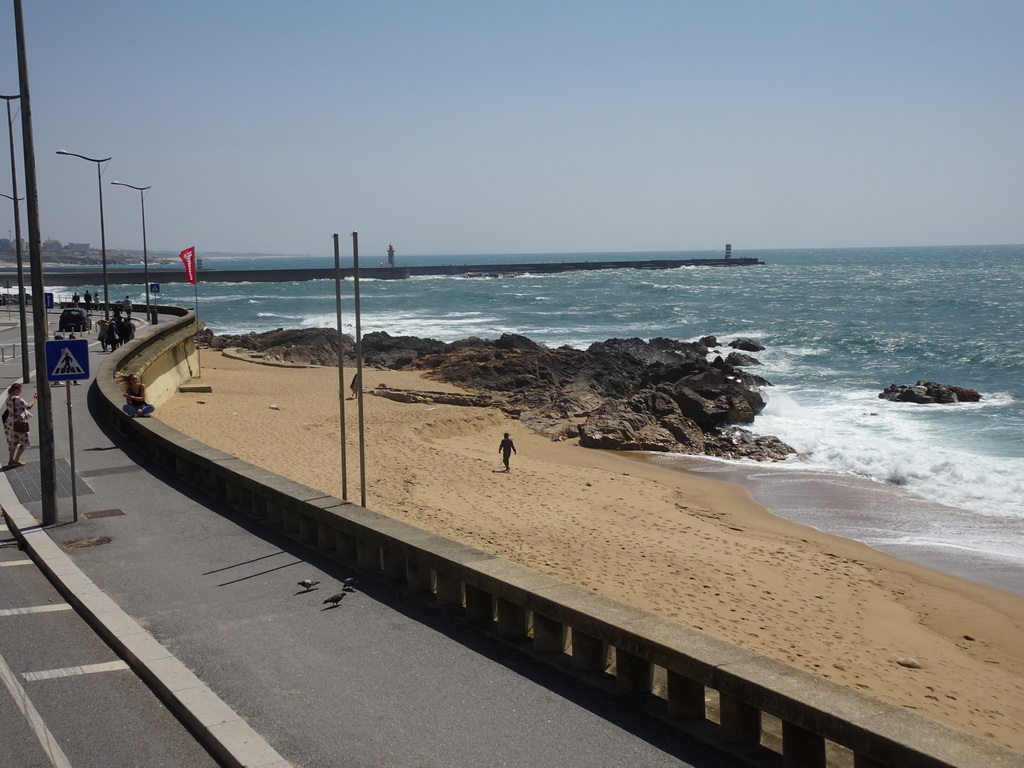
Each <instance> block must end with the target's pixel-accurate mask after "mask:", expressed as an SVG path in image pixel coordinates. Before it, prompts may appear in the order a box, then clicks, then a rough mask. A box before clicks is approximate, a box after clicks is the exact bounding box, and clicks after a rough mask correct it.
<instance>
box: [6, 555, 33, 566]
mask: <svg viewBox="0 0 1024 768" xmlns="http://www.w3.org/2000/svg"><path fill="white" fill-rule="evenodd" d="M13 565H32V561H31V560H29V559H28V558H27V557H26V558H25V559H24V560H11V561H10V562H9V563H0V568H9V567H10V566H13Z"/></svg>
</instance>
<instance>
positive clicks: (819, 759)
mask: <svg viewBox="0 0 1024 768" xmlns="http://www.w3.org/2000/svg"><path fill="white" fill-rule="evenodd" d="M782 760H783V762H782V764H783V766H784V767H785V768H825V740H824V739H823V738H821V736H818V735H817V734H814V733H811V732H810V731H808V730H805V729H804V728H801V727H800V726H798V725H793V723H787V722H786V721H785V720H783V721H782Z"/></svg>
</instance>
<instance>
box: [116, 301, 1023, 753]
mask: <svg viewBox="0 0 1024 768" xmlns="http://www.w3.org/2000/svg"><path fill="white" fill-rule="evenodd" d="M193 322H194V316H192V314H191V313H190V312H188V313H185V314H184V315H183V317H182V318H181V320H179V321H177V322H175V323H173V324H167V325H165V326H157V327H156V329H159V330H155V329H154V328H153V327H150V328H149V330H150V331H151V333H150V334H146V333H145V332H144V331H142V332H140V336H141V337H142V338H140V339H138V340H137V341H133V342H131V343H129V344H128V345H127V346H126V347H124V348H123V349H122V350H120V351H119V352H117V353H115V354H114V355H111V356H110V357H109V358H108V359H107V360H106V361H105V362H104V363H103V364H102V365H101V366H100V370H99V371H97V387H98V389H99V393H100V395H101V401H102V402H101V406H102V408H103V411H104V413H105V414H106V416H107V418H108V419H109V420H110V421H111V422H112V423H114V424H115V425H116V426H117V428H118V430H119V431H120V432H121V433H122V434H123V435H124V436H125V437H126V438H127V439H128V440H130V441H131V442H132V443H134V444H135V445H136V446H137V447H138V448H139V450H141V451H143V452H144V453H146V454H148V455H149V456H151V457H152V458H153V459H155V460H156V461H158V462H160V463H161V464H162V465H163V466H165V467H167V468H169V469H170V470H172V471H174V472H176V473H177V474H178V475H179V476H180V477H182V478H183V479H185V480H186V481H188V482H190V483H192V484H193V485H195V486H196V487H198V488H201V489H203V490H204V491H206V492H207V493H209V494H210V495H212V496H214V497H216V498H217V499H220V500H222V501H223V502H226V503H228V504H230V505H232V506H234V507H235V508H237V509H239V510H241V511H243V512H245V513H246V514H248V515H250V516H252V517H254V518H256V519H258V520H261V521H263V522H264V523H265V524H267V525H269V526H272V527H274V528H277V529H280V530H283V531H284V532H286V533H287V534H289V535H291V536H293V537H294V538H296V539H298V540H299V541H302V542H304V543H305V544H307V545H308V546H310V547H311V548H314V549H317V550H319V551H321V552H324V553H327V554H328V555H330V556H332V557H335V558H337V559H338V560H340V561H343V562H346V563H351V564H353V565H355V566H356V567H358V568H360V569H362V570H364V571H367V572H369V573H371V574H374V575H377V576H379V577H381V578H384V579H389V580H397V581H400V582H402V583H403V584H404V586H405V587H406V589H407V590H408V591H409V592H412V593H418V594H420V595H422V596H423V597H424V598H425V599H427V600H430V601H433V602H435V603H436V604H438V605H441V606H447V610H454V611H457V612H461V614H462V616H463V617H464V618H465V620H466V621H468V622H471V623H474V624H477V625H479V626H481V627H484V628H486V629H487V630H489V631H491V632H493V633H494V634H496V635H498V636H500V637H502V638H504V639H506V640H507V641H509V642H512V643H514V644H516V645H517V646H518V647H520V648H522V649H523V650H525V651H527V652H529V653H531V654H532V655H533V656H534V657H535V658H537V659H538V660H541V661H544V662H546V663H549V664H553V665H555V666H558V667H560V668H562V669H565V670H568V671H571V672H573V673H576V674H580V675H582V676H583V678H584V679H585V680H587V681H588V682H591V683H595V684H597V685H598V686H600V687H601V688H602V689H604V690H612V691H615V692H617V693H618V694H621V695H623V696H628V697H629V702H630V704H631V705H639V706H642V707H644V708H645V709H647V710H648V711H654V712H655V713H656V714H660V715H661V716H663V717H664V718H666V719H669V720H671V721H673V722H675V723H677V724H684V725H683V727H686V728H687V729H688V730H689V731H690V732H691V733H693V734H696V735H698V736H700V735H701V734H706V733H707V732H708V731H709V726H708V720H712V721H713V722H716V723H717V728H712V729H710V730H712V732H713V734H714V737H713V738H715V739H716V740H717V741H718V742H719V743H721V744H727V745H737V748H738V749H740V750H741V751H743V754H746V755H747V756H751V757H755V756H756V755H757V754H758V753H760V756H761V757H762V758H763V757H765V753H766V752H767V751H768V747H770V748H771V749H772V750H774V751H775V752H780V753H781V755H782V758H781V761H782V764H783V765H785V766H799V768H826V766H827V765H836V764H846V765H849V764H851V763H852V764H853V765H854V766H855V768H874V767H875V766H893V767H897V766H898V768H918V767H921V768H925V767H927V768H936V767H937V766H947V767H949V768H953V767H954V766H956V767H957V768H980V766H985V768H1009V767H1010V766H1015V767H1016V768H1021V766H1024V755H1022V754H1021V753H1019V752H1015V751H1013V750H1009V749H1006V748H1004V747H1001V746H999V745H996V744H994V743H992V742H989V741H986V740H983V739H980V738H977V737H974V736H970V735H968V734H965V733H963V732H960V731H957V730H955V729H952V728H949V727H947V726H944V725H941V724H939V723H936V722H934V721H931V720H928V719H926V718H924V717H921V716H920V715H917V714H914V713H912V712H909V711H907V710H905V709H902V708H900V707H896V706H892V705H889V704H886V703H884V702H881V701H878V700H877V699H873V698H871V697H869V696H866V695H864V694H862V693H860V692H858V691H856V690H853V689H850V688H847V687H845V686H841V685H838V684H836V683H833V682H830V681H828V680H825V679H823V678H819V677H816V676H815V675H812V674H810V673H807V672H804V671H802V670H799V669H796V668H793V667H790V666H788V665H786V664H783V663H781V662H778V661H775V660H773V659H769V658H767V657H765V656H762V655H760V654H758V653H755V652H753V651H749V650H746V649H744V648H741V647H739V646H736V645H733V644H731V643H727V642H725V641H723V640H719V639H717V638H714V637H712V636H710V635H706V634H704V633H703V632H700V631H698V630H695V629H691V628H689V627H686V626H683V625H681V624H679V623H677V622H674V621H672V620H670V619H666V618H662V617H660V616H656V615H653V614H650V613H645V612H644V611H640V610H638V609H636V608H633V607H631V606H629V605H625V604H623V603H619V602H617V601H615V600H611V599H609V598H605V597H602V596H600V595H596V594H594V593H593V592H591V591H590V590H587V589H584V588H583V587H578V586H575V585H573V584H567V583H565V582H562V581H559V580H558V579H555V578H553V577H550V576H547V575H544V574H540V573H537V572H535V571H532V570H530V569H528V568H526V567H523V566H520V565H518V564H516V563H512V562H509V561H506V560H503V559H501V558H498V557H495V556H493V555H490V554H487V553H485V552H481V551H479V550H476V549H473V548H472V547H469V546H466V545H464V544H460V543H459V542H455V541H452V540H449V539H446V538H444V537H442V536H438V535H436V534H433V533H430V532H428V531H424V530H421V529H419V528H415V527H413V526H411V525H408V524H406V523H403V522H400V521H398V520H393V519H391V518H389V517H386V516H384V515H382V514H379V513H377V512H373V511H372V510H369V509H365V508H363V507H360V506H357V505H355V504H351V503H350V502H348V501H344V500H342V499H338V498H335V497H333V496H327V495H325V494H323V493H322V492H320V491H317V490H315V489H312V488H308V487H306V486H303V485H300V484H299V483H295V482H292V481H290V480H287V479H285V478H282V477H280V476H278V475H275V474H273V473H271V472H268V471H266V470H263V469H260V468H258V467H255V466H253V465H251V464H248V463H246V462H244V461H242V460H240V459H238V458H236V457H235V456H232V455H231V454H227V453H224V452H223V451H218V450H215V449H213V448H211V447H209V446H207V445H204V444H203V443H200V442H199V441H197V440H194V439H192V438H190V437H188V436H187V435H184V434H182V433H180V432H178V431H176V430H174V429H171V428H170V427H168V426H167V425H166V424H163V423H161V422H159V421H158V420H156V419H131V418H129V417H128V416H127V415H126V414H124V412H123V411H121V403H122V402H123V397H122V395H121V390H120V388H119V387H118V386H117V385H116V384H115V383H114V376H115V374H116V373H117V372H118V371H120V370H126V369H127V370H130V371H137V372H140V373H142V374H143V378H144V380H145V381H146V382H147V386H149V387H151V388H152V389H151V391H152V392H154V393H160V394H159V397H160V399H163V398H164V397H166V396H169V394H170V393H171V392H172V391H173V389H174V388H175V387H177V386H178V384H180V383H181V382H182V381H185V380H187V373H188V372H189V370H190V368H189V366H190V365H191V363H190V361H191V360H192V358H193V356H194V353H195V348H194V325H192V323H193ZM153 399H154V400H156V399H157V395H154V397H153ZM716 699H717V707H709V706H708V704H707V702H708V701H711V702H712V703H713V702H715V700H716ZM780 721H781V724H780ZM686 724H689V726H687V725H686ZM764 745H768V746H767V747H766V746H764ZM826 755H828V757H826ZM778 759H779V758H778V757H776V758H774V760H776V761H777V760H778ZM837 760H838V762H837ZM768 763H769V764H777V763H774V762H772V759H771V758H769V759H768Z"/></svg>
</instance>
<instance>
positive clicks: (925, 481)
mask: <svg viewBox="0 0 1024 768" xmlns="http://www.w3.org/2000/svg"><path fill="white" fill-rule="evenodd" d="M800 395H803V397H800ZM798 398H799V399H798ZM872 398H873V399H872ZM890 406H897V407H895V408H893V407H890ZM953 408H956V406H947V407H946V412H947V413H948V412H949V409H953ZM883 409H884V410H883ZM942 413H943V408H936V409H931V410H929V411H927V412H922V410H921V407H920V406H916V410H915V406H912V405H910V404H900V403H888V402H884V403H883V402H881V401H879V400H878V399H877V397H876V396H873V395H872V394H871V393H868V392H845V393H840V392H835V393H832V396H831V397H827V396H826V395H825V394H824V393H816V395H815V397H813V398H808V397H807V393H799V394H798V395H797V396H794V395H793V394H791V393H787V392H785V391H776V390H772V391H771V393H770V395H769V400H768V405H767V407H766V408H765V410H764V412H763V413H762V414H761V415H759V416H758V417H757V422H756V431H757V432H758V433H760V434H771V435H775V436H776V437H778V438H779V439H781V440H783V441H784V442H786V443H789V444H790V445H792V446H793V447H794V448H796V449H797V451H799V453H800V458H799V462H798V463H799V465H800V466H802V467H803V468H817V469H825V470H830V471H834V472H841V473H847V474H851V475H856V476H859V477H865V478H869V479H871V480H875V481H877V482H881V483H886V484H890V485H896V486H899V487H901V488H903V489H905V490H907V491H910V492H911V493H914V494H915V495H918V496H920V497H922V498H925V499H929V500H931V501H935V502H939V503H941V504H945V505H948V506H952V507H957V508H962V509H969V510H971V511H973V512H976V513H980V514H984V515H991V516H995V517H1010V518H1020V519H1024V465H1022V463H1021V462H1020V460H1019V459H1016V458H1012V457H1010V458H1006V457H994V456H979V455H978V454H976V453H974V452H972V451H971V450H969V449H968V448H969V440H970V435H969V434H968V435H956V434H949V433H948V432H947V431H945V430H944V429H943V424H942V421H941V415H942ZM959 415H963V411H960V412H959Z"/></svg>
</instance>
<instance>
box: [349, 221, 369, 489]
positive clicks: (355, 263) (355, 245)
mask: <svg viewBox="0 0 1024 768" xmlns="http://www.w3.org/2000/svg"><path fill="white" fill-rule="evenodd" d="M352 283H353V286H354V287H353V291H354V299H355V301H354V306H355V313H356V376H357V377H358V380H359V392H358V393H357V397H358V398H359V399H358V400H357V401H356V402H357V404H358V406H359V494H360V495H359V498H360V502H359V503H360V504H361V505H362V506H364V507H365V506H366V442H365V440H364V435H365V433H364V431H363V386H362V385H363V330H362V311H361V310H360V308H359V233H358V232H353V233H352Z"/></svg>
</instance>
